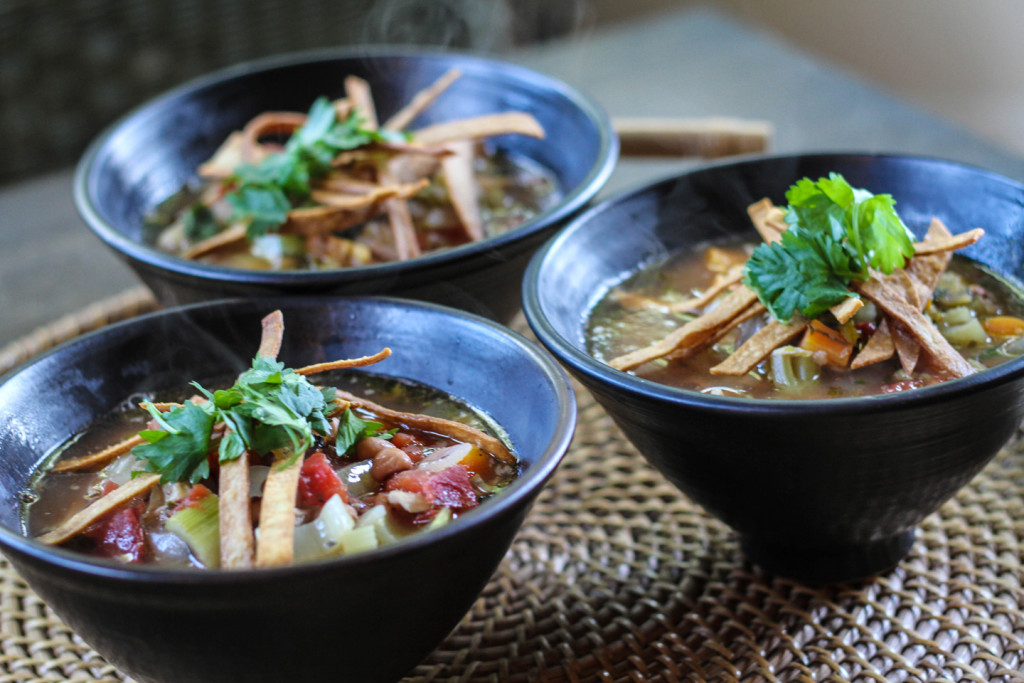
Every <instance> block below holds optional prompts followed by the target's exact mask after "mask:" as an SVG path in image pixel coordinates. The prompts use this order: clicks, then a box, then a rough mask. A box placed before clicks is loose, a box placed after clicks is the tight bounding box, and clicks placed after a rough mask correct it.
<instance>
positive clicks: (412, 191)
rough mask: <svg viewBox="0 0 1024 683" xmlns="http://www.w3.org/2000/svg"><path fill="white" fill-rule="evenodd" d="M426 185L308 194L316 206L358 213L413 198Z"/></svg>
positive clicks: (320, 191)
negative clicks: (383, 202) (360, 191)
mask: <svg viewBox="0 0 1024 683" xmlns="http://www.w3.org/2000/svg"><path fill="white" fill-rule="evenodd" d="M427 184H428V181H426V180H422V181H420V182H416V183H407V184H400V183H391V184H386V185H377V186H375V187H374V188H373V189H371V190H370V191H369V192H365V193H362V194H340V193H338V192H332V191H329V190H323V189H314V190H313V191H312V192H311V193H310V197H311V198H312V199H313V201H315V202H317V203H318V204H322V205H324V206H327V207H331V208H333V209H344V210H345V211H358V210H359V209H365V208H367V207H370V206H373V205H374V204H378V203H380V202H382V201H386V200H388V199H391V198H393V197H399V198H402V199H407V198H409V197H413V196H415V195H416V194H417V193H419V191H420V190H422V189H423V188H425V187H426V186H427ZM299 211H302V209H294V210H292V211H289V212H288V215H289V217H291V216H292V215H293V214H295V213H297V212H299Z"/></svg>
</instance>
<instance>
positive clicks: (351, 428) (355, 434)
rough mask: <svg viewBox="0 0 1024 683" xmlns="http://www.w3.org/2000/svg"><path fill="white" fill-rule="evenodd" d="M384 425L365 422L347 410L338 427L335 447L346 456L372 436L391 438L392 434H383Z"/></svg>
mask: <svg viewBox="0 0 1024 683" xmlns="http://www.w3.org/2000/svg"><path fill="white" fill-rule="evenodd" d="M383 429H384V425H382V424H381V423H380V422H374V421H371V420H363V419H361V418H360V417H359V416H357V415H356V414H355V413H353V412H352V409H351V408H346V409H345V412H343V413H342V414H341V423H340V424H339V425H338V435H337V437H336V438H335V442H334V447H335V449H336V450H337V452H338V454H339V455H341V454H345V453H347V452H348V451H349V449H350V448H352V447H353V446H355V444H356V442H357V441H359V440H360V439H365V438H367V437H370V436H381V437H384V438H390V436H391V434H387V433H381V431H382V430H383Z"/></svg>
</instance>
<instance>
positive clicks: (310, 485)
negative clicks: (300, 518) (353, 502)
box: [298, 453, 348, 508]
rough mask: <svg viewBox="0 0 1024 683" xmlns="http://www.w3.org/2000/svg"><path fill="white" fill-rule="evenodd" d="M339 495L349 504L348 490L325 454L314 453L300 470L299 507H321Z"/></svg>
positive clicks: (303, 462)
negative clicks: (332, 497)
mask: <svg viewBox="0 0 1024 683" xmlns="http://www.w3.org/2000/svg"><path fill="white" fill-rule="evenodd" d="M334 495H339V496H341V500H342V501H343V502H345V503H347V502H348V488H347V487H346V486H345V482H343V481H342V480H341V478H340V477H339V476H338V474H337V473H336V472H335V471H334V468H333V467H331V463H329V462H328V461H327V456H326V455H324V454H323V453H314V454H313V455H311V456H309V457H308V458H306V459H305V460H303V461H302V467H301V468H300V470H299V494H298V498H299V507H303V508H313V507H319V506H321V505H323V504H324V503H326V502H327V501H328V500H330V498H331V496H334Z"/></svg>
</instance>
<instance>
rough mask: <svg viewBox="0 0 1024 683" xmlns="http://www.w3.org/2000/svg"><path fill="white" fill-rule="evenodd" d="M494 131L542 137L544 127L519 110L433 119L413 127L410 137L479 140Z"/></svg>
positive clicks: (426, 142)
mask: <svg viewBox="0 0 1024 683" xmlns="http://www.w3.org/2000/svg"><path fill="white" fill-rule="evenodd" d="M495 135H526V136H529V137H531V138H543V137H544V129H543V128H542V127H541V125H540V123H538V121H537V119H535V118H533V116H531V115H530V114H527V113H526V112H521V111H510V112H505V113H503V114H484V115H483V116H473V117H470V118H466V119H457V120H455V121H445V122H443V123H435V124H434V125H432V126H427V127H425V128H420V129H419V130H415V131H412V136H413V139H414V140H416V141H417V142H419V143H422V144H424V145H440V144H445V143H449V142H455V141H456V140H479V139H481V138H489V137H492V136H495Z"/></svg>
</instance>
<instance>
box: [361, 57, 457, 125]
mask: <svg viewBox="0 0 1024 683" xmlns="http://www.w3.org/2000/svg"><path fill="white" fill-rule="evenodd" d="M461 76H462V71H461V70H460V69H449V70H448V71H446V72H444V73H443V74H441V77H440V78H438V79H437V80H436V81H434V82H433V83H431V84H430V85H428V86H427V87H426V88H424V89H423V90H420V91H419V92H418V93H416V94H415V95H413V96H412V99H410V100H409V103H408V104H406V105H405V106H404V107H402V108H401V109H399V110H398V111H396V112H395V113H394V114H392V115H391V118H389V119H388V120H387V121H385V122H384V125H383V126H381V128H383V129H385V130H404V129H405V128H407V127H408V126H409V124H410V123H412V122H413V121H414V120H415V119H416V117H417V116H419V115H420V114H422V113H423V112H424V111H426V110H427V109H428V108H430V105H432V104H433V103H434V102H435V101H436V100H437V98H438V97H440V96H441V95H442V94H443V93H444V91H445V90H447V89H448V88H449V87H450V86H451V84H452V83H454V82H455V81H457V80H459V78H460V77H461Z"/></svg>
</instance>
